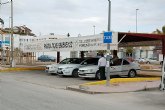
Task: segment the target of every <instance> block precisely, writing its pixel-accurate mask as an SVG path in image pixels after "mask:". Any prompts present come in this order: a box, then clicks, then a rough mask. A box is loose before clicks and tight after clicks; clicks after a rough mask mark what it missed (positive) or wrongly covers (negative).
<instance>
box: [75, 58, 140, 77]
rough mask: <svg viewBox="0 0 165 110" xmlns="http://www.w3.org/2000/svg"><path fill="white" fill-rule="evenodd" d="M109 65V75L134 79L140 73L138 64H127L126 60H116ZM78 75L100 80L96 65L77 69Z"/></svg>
mask: <svg viewBox="0 0 165 110" xmlns="http://www.w3.org/2000/svg"><path fill="white" fill-rule="evenodd" d="M110 65H111V66H110V67H109V68H110V75H119V76H128V77H135V76H136V75H137V74H138V73H139V72H140V65H139V64H138V63H135V62H129V61H128V60H126V59H117V60H116V61H114V62H113V63H111V64H110ZM78 74H79V77H82V78H96V79H100V73H99V69H98V66H97V64H96V65H90V66H85V67H81V68H79V70H78Z"/></svg>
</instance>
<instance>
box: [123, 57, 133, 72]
mask: <svg viewBox="0 0 165 110" xmlns="http://www.w3.org/2000/svg"><path fill="white" fill-rule="evenodd" d="M121 68H122V70H121V75H128V72H129V70H130V69H131V68H130V63H129V62H128V61H127V60H125V59H123V61H122V65H121Z"/></svg>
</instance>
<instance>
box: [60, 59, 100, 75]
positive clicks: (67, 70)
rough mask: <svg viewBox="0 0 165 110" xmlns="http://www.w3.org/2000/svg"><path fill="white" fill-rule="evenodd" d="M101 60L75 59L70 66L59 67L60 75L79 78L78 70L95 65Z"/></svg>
mask: <svg viewBox="0 0 165 110" xmlns="http://www.w3.org/2000/svg"><path fill="white" fill-rule="evenodd" d="M98 59H99V58H73V59H72V60H71V61H70V63H69V64H66V65H62V66H59V67H58V71H57V72H58V75H61V76H74V77H78V69H79V68H80V67H84V66H87V65H94V64H96V63H97V62H98Z"/></svg>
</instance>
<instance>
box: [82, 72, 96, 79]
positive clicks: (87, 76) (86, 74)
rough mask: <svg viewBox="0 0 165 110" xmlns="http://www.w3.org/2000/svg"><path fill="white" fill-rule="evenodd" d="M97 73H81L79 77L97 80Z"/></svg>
mask: <svg viewBox="0 0 165 110" xmlns="http://www.w3.org/2000/svg"><path fill="white" fill-rule="evenodd" d="M95 76H96V74H95V73H79V77H81V78H95Z"/></svg>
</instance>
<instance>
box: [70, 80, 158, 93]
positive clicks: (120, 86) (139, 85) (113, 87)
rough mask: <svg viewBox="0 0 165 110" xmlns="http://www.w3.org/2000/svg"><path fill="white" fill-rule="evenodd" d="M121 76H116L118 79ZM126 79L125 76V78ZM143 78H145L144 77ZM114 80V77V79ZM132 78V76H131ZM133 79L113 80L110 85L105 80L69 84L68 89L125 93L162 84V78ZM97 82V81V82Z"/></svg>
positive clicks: (87, 91) (153, 87)
mask: <svg viewBox="0 0 165 110" xmlns="http://www.w3.org/2000/svg"><path fill="white" fill-rule="evenodd" d="M118 79H120V78H116V79H115V80H118ZM123 79H124V78H123ZM142 79H143V78H142ZM112 80H113V79H112ZM130 80H132V78H130ZM136 80H137V79H136V78H135V80H134V81H133V80H132V81H129V80H128V82H119V83H118V82H113V83H110V86H106V84H105V81H102V82H103V83H102V84H81V85H73V86H68V87H67V89H68V90H73V91H78V92H83V93H89V94H105V93H124V92H136V91H145V90H152V89H158V88H159V85H160V78H155V79H154V78H151V79H150V78H148V79H147V80H146V81H136ZM95 83H96V82H95Z"/></svg>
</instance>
